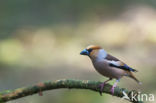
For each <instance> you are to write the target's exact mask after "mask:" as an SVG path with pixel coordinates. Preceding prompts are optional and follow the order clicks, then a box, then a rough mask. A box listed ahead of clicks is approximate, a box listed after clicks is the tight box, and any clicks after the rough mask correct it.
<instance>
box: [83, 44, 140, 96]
mask: <svg viewBox="0 0 156 103" xmlns="http://www.w3.org/2000/svg"><path fill="white" fill-rule="evenodd" d="M80 55H86V56H88V57H89V58H90V59H91V61H92V64H93V66H94V68H95V70H96V71H97V72H98V73H100V74H101V75H103V76H105V77H107V78H108V80H106V81H104V82H103V83H101V84H100V85H99V87H100V91H99V92H100V95H102V91H103V89H104V86H105V84H107V82H108V81H110V80H113V79H116V81H115V83H114V84H113V86H112V88H111V90H110V92H111V93H112V95H113V94H114V88H115V87H116V86H117V84H118V82H119V81H120V79H121V78H122V77H124V76H126V77H130V78H132V79H133V80H135V81H136V82H137V83H138V84H142V83H141V82H140V81H139V80H138V79H137V78H136V77H135V76H134V74H133V73H132V72H137V70H136V69H133V68H132V67H130V66H128V65H127V64H125V63H124V62H123V61H121V60H119V59H118V58H116V57H114V56H112V55H111V54H109V53H107V52H106V51H105V50H104V49H103V48H102V47H101V46H98V45H89V46H87V48H85V49H84V50H82V51H81V52H80Z"/></svg>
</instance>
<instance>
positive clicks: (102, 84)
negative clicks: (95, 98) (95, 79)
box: [99, 83, 105, 96]
mask: <svg viewBox="0 0 156 103" xmlns="http://www.w3.org/2000/svg"><path fill="white" fill-rule="evenodd" d="M104 85H105V83H101V84H100V85H99V87H100V91H99V93H100V95H101V96H102V92H103V88H104Z"/></svg>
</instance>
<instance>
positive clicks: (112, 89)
mask: <svg viewBox="0 0 156 103" xmlns="http://www.w3.org/2000/svg"><path fill="white" fill-rule="evenodd" d="M115 87H116V86H112V88H111V93H112V95H114V88H115Z"/></svg>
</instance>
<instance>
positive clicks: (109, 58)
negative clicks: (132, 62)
mask: <svg viewBox="0 0 156 103" xmlns="http://www.w3.org/2000/svg"><path fill="white" fill-rule="evenodd" d="M105 59H106V61H107V62H108V63H109V65H110V66H112V67H116V68H119V69H123V70H127V71H132V72H136V71H137V70H135V69H133V68H131V67H129V66H128V65H127V64H125V63H124V62H122V61H120V60H119V59H117V58H115V57H113V56H112V55H110V54H108V55H107V57H106V58H105Z"/></svg>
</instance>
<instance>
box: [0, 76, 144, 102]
mask: <svg viewBox="0 0 156 103" xmlns="http://www.w3.org/2000/svg"><path fill="white" fill-rule="evenodd" d="M100 83H102V82H96V81H90V80H71V79H62V80H56V81H49V82H44V83H39V84H36V85H34V86H29V87H23V88H18V89H15V90H6V91H3V92H0V103H3V102H7V101H11V100H14V99H18V98H22V97H25V96H29V95H33V94H36V93H41V91H47V90H53V89H59V88H68V89H89V90H93V91H96V92H99V89H100V88H99V85H100ZM111 87H112V86H111V85H110V84H106V85H105V87H104V90H103V92H104V93H107V94H111V92H110V89H111ZM123 91H125V93H126V94H128V96H129V98H131V95H130V94H131V93H132V92H135V93H137V91H128V90H126V89H124V88H119V87H116V88H115V90H114V96H117V97H120V98H121V97H123ZM97 95H98V94H97ZM129 101H130V100H129ZM131 102H133V103H143V102H142V101H131Z"/></svg>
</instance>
